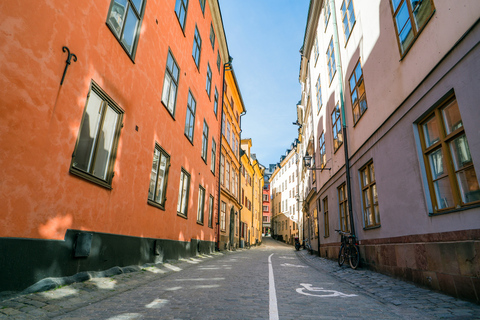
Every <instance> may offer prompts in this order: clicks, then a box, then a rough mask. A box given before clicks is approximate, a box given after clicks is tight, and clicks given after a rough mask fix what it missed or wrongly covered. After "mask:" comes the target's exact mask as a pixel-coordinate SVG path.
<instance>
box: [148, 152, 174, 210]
mask: <svg viewBox="0 0 480 320" xmlns="http://www.w3.org/2000/svg"><path fill="white" fill-rule="evenodd" d="M169 168H170V156H169V155H168V154H167V153H166V152H165V151H164V150H163V149H162V148H161V147H160V146H159V145H155V151H154V152H153V165H152V172H151V174H150V187H149V189H148V203H149V204H152V205H155V206H158V207H160V208H161V209H165V200H166V197H165V194H166V191H167V179H168V177H167V175H168V169H169Z"/></svg>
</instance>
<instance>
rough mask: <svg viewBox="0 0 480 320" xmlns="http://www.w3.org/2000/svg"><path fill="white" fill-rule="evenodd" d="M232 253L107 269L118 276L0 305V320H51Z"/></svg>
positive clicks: (216, 253)
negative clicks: (141, 266) (143, 265)
mask: <svg viewBox="0 0 480 320" xmlns="http://www.w3.org/2000/svg"><path fill="white" fill-rule="evenodd" d="M243 250H246V249H239V250H237V251H236V252H241V251H243ZM234 252H235V251H233V252H230V251H222V252H221V253H218V252H215V253H212V254H209V255H199V256H196V257H195V258H189V259H181V260H176V261H171V262H169V263H161V264H156V265H150V266H145V267H143V268H140V267H138V268H137V267H126V268H119V267H116V268H112V269H110V270H111V271H110V273H112V272H116V273H117V274H115V275H113V276H108V274H109V272H108V271H109V270H107V272H101V273H91V274H94V275H95V274H107V276H106V277H91V278H90V279H89V280H86V281H84V282H75V283H72V284H69V285H65V286H61V287H59V288H56V289H52V290H48V291H43V292H36V293H30V294H20V295H18V296H15V297H11V298H7V299H6V300H4V301H0V319H7V318H8V319H18V320H25V319H52V318H54V317H56V316H60V315H63V314H66V313H68V312H70V311H73V310H76V309H78V308H81V307H83V306H87V305H89V304H92V303H95V302H98V301H101V300H104V299H107V298H109V297H112V296H115V295H118V294H120V293H122V292H125V291H128V290H131V289H133V288H136V287H138V286H141V285H144V284H147V283H149V282H151V281H154V280H158V279H161V278H163V277H165V276H166V275H168V274H170V273H172V272H178V271H181V270H185V269H187V268H189V267H192V266H194V265H196V264H199V263H202V262H204V261H211V260H212V259H216V258H218V257H220V256H223V255H225V254H231V253H234ZM113 269H115V270H113ZM135 270H139V271H135ZM120 272H122V273H120ZM118 273H120V274H118ZM85 274H87V273H85Z"/></svg>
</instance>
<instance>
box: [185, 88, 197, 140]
mask: <svg viewBox="0 0 480 320" xmlns="http://www.w3.org/2000/svg"><path fill="white" fill-rule="evenodd" d="M196 106H197V102H196V101H195V98H193V96H192V92H190V91H188V101H187V116H186V117H185V136H186V137H187V138H188V140H190V142H191V143H193V132H194V128H195V109H196Z"/></svg>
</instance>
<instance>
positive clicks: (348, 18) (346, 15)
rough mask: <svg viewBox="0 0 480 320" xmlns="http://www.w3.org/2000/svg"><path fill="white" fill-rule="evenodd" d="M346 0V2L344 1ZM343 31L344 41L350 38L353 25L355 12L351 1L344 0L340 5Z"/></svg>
mask: <svg viewBox="0 0 480 320" xmlns="http://www.w3.org/2000/svg"><path fill="white" fill-rule="evenodd" d="M345 1H346V2H345ZM341 10H342V21H343V32H344V33H345V42H347V41H348V38H350V34H351V33H352V29H353V26H354V25H355V13H354V12H353V1H352V0H344V1H343V3H342V6H341Z"/></svg>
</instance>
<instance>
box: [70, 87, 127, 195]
mask: <svg viewBox="0 0 480 320" xmlns="http://www.w3.org/2000/svg"><path fill="white" fill-rule="evenodd" d="M122 119H123V110H122V109H120V107H118V105H117V104H116V103H115V102H114V101H113V100H112V99H111V98H110V97H109V96H107V95H106V94H105V93H104V92H103V91H102V90H101V89H100V87H98V86H97V84H96V83H95V82H92V85H91V88H90V92H89V94H88V96H87V103H86V106H85V110H84V113H83V119H82V123H81V125H80V131H79V133H78V137H77V143H76V145H75V150H74V152H73V157H72V163H71V166H70V172H71V173H72V174H75V175H78V176H80V177H82V178H85V179H87V180H90V181H92V182H95V183H98V184H100V185H102V186H104V187H107V188H111V185H112V179H113V167H114V163H115V157H116V153H117V145H118V140H119V138H120V129H121V127H122Z"/></svg>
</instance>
